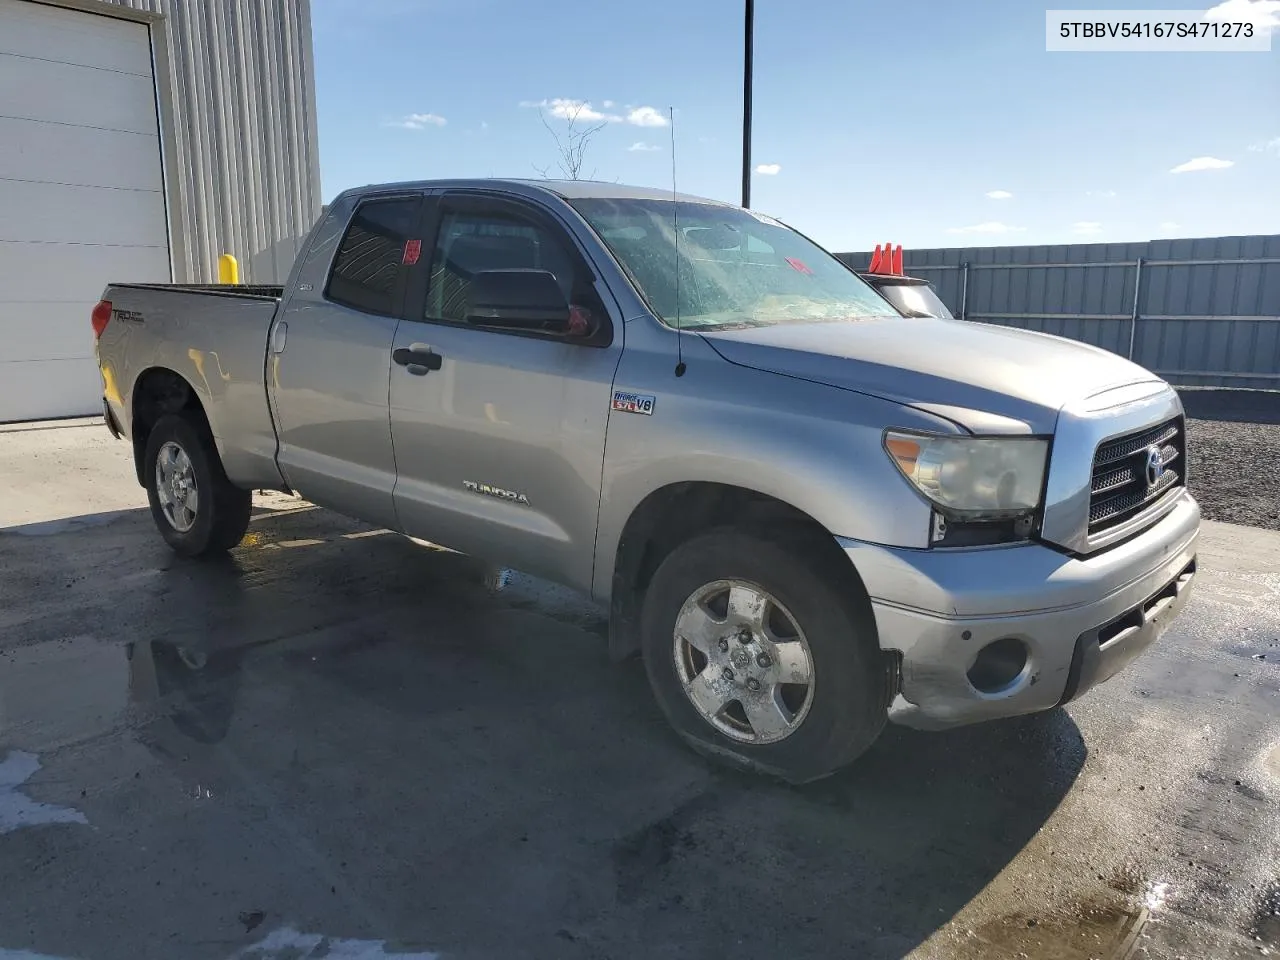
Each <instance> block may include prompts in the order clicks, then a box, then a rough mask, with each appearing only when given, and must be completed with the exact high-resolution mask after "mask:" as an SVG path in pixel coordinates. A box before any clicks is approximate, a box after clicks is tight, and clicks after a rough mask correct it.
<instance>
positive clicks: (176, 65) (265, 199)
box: [0, 0, 320, 422]
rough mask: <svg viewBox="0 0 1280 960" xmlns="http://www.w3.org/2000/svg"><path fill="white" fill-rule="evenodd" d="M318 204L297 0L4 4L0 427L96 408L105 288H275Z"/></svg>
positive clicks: (0, 40)
mask: <svg viewBox="0 0 1280 960" xmlns="http://www.w3.org/2000/svg"><path fill="white" fill-rule="evenodd" d="M319 210H320V176H319V158H318V148H317V136H316V112H315V83H314V68H313V62H312V50H311V20H310V5H309V0H0V422H3V421H11V420H26V419H37V418H45V417H59V416H72V415H78V414H86V413H93V412H95V411H97V410H98V409H99V408H100V406H101V391H100V383H99V375H98V371H97V369H96V367H95V364H94V360H93V335H92V332H91V328H90V325H89V319H88V318H89V313H90V310H91V309H92V307H93V305H94V304H95V303H96V302H97V300H98V297H99V296H100V294H101V292H102V288H103V287H104V286H105V285H106V284H107V283H108V282H110V281H138V282H145V281H150V282H168V281H174V282H180V283H182V282H186V283H209V282H215V281H216V280H217V258H218V255H219V254H221V253H231V254H232V255H234V256H235V257H236V258H237V259H238V260H239V263H240V278H241V280H243V281H246V282H257V283H271V282H281V281H283V279H284V277H285V276H286V275H287V273H288V271H289V268H290V266H291V265H292V263H293V258H294V255H295V253H296V251H297V247H298V244H299V243H300V241H301V238H302V237H303V236H305V234H306V232H307V231H308V230H309V229H310V227H311V225H312V223H313V222H314V220H315V218H316V216H317V215H318V213H319Z"/></svg>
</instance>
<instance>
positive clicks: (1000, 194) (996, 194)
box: [987, 190, 1013, 200]
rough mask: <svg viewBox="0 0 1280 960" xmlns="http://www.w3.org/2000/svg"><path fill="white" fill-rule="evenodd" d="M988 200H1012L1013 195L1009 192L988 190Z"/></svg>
mask: <svg viewBox="0 0 1280 960" xmlns="http://www.w3.org/2000/svg"><path fill="white" fill-rule="evenodd" d="M987 199H988V200H1012V199H1013V194H1012V193H1010V192H1009V191H1008V190H988V191H987Z"/></svg>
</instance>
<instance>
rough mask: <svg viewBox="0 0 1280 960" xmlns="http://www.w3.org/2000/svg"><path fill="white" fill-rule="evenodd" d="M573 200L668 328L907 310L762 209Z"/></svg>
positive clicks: (768, 323) (849, 317) (809, 320)
mask: <svg viewBox="0 0 1280 960" xmlns="http://www.w3.org/2000/svg"><path fill="white" fill-rule="evenodd" d="M571 202H572V203H573V206H574V208H575V209H576V210H577V211H578V212H579V213H581V214H582V216H583V217H584V218H586V220H587V222H588V223H590V224H591V226H592V227H593V228H594V229H595V231H596V232H597V233H598V234H599V235H600V237H601V239H602V240H603V241H604V242H605V243H606V244H607V245H608V247H609V249H610V250H612V251H613V253H614V255H615V256H616V257H617V258H618V260H619V262H621V264H622V266H623V267H624V268H625V269H626V270H627V272H628V273H629V274H630V275H631V279H632V280H633V281H634V282H635V284H636V286H637V287H639V289H640V292H641V293H642V294H643V295H644V297H645V299H646V300H648V302H649V306H650V307H652V308H653V310H654V312H655V313H656V314H657V315H658V319H660V320H661V321H662V322H663V323H665V324H667V325H668V326H672V327H674V326H675V325H676V321H677V319H678V320H679V324H680V326H681V327H686V328H687V327H697V328H700V329H704V330H705V329H712V328H722V329H723V328H732V327H748V326H772V325H774V324H782V323H814V322H821V321H826V320H862V319H867V318H869V317H886V316H892V317H899V316H900V315H899V314H897V313H895V312H894V311H893V309H892V308H891V307H890V306H889V305H888V304H887V303H886V302H885V300H884V299H883V298H882V297H880V296H879V295H878V294H877V293H876V292H875V291H874V290H872V289H871V288H870V287H869V286H868V285H867V284H866V283H865V282H863V281H862V280H861V279H860V278H859V277H858V276H857V275H856V274H855V273H854V272H853V271H851V270H850V269H849V268H848V267H846V266H845V265H844V264H843V263H841V262H840V261H839V260H837V259H836V258H835V257H833V256H832V255H831V254H829V253H827V252H826V251H825V250H823V249H822V248H821V247H819V246H817V245H816V244H814V243H812V242H810V241H809V240H806V239H805V238H804V237H803V236H801V235H800V234H798V233H796V232H795V231H794V230H791V229H790V228H789V227H786V226H784V225H782V224H781V223H779V222H778V221H776V220H773V219H771V218H769V217H766V216H763V215H761V214H756V213H751V212H749V211H747V210H742V209H741V208H738V207H728V206H720V205H717V204H711V203H696V202H688V201H674V200H636V199H612V198H584V199H579V200H574V201H571ZM677 264H678V266H677ZM677 271H678V273H677Z"/></svg>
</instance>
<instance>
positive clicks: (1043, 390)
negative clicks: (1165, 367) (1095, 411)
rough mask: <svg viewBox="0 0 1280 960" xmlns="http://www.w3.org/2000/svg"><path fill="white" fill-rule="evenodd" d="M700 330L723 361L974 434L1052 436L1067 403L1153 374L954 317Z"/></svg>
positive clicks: (1086, 350) (1040, 337)
mask: <svg viewBox="0 0 1280 960" xmlns="http://www.w3.org/2000/svg"><path fill="white" fill-rule="evenodd" d="M702 336H703V337H704V338H705V339H706V341H707V342H708V343H709V344H710V345H711V347H712V348H713V349H714V350H715V351H716V352H717V353H719V354H720V356H722V357H723V358H724V359H725V360H728V361H729V362H730V363H736V364H739V365H741V366H745V367H753V368H755V369H757V370H765V371H769V372H771V373H779V374H782V375H784V376H790V377H799V378H801V379H804V380H811V381H814V382H816V383H823V384H828V385H830V386H833V387H839V388H841V389H845V390H855V391H857V392H859V393H866V394H871V395H874V396H877V397H881V398H883V399H886V400H893V401H895V402H898V403H902V404H906V405H908V406H914V407H920V408H923V409H928V410H932V411H933V412H935V413H940V414H942V415H943V416H946V417H948V418H949V419H951V420H953V421H956V422H958V423H960V424H961V425H962V426H965V427H967V428H968V429H971V430H977V431H979V432H981V431H983V430H984V428H985V427H989V426H990V424H992V423H993V422H997V421H999V420H1002V419H1003V420H1013V421H1018V422H1020V423H1022V424H1026V427H1027V428H1029V429H1030V431H1031V432H1033V433H1050V432H1052V430H1053V426H1054V423H1055V421H1056V420H1057V414H1058V411H1059V410H1061V409H1062V407H1063V406H1064V405H1065V404H1067V403H1069V402H1071V401H1072V400H1079V399H1082V398H1084V397H1089V396H1093V395H1094V394H1096V393H1100V392H1102V391H1103V390H1107V389H1109V388H1113V387H1118V386H1123V385H1125V384H1130V383H1137V382H1140V381H1153V380H1157V379H1158V378H1157V377H1156V376H1155V375H1153V374H1152V373H1150V372H1149V371H1147V370H1144V369H1143V368H1142V367H1139V366H1138V365H1137V364H1134V363H1130V362H1129V361H1128V360H1125V359H1124V358H1122V357H1119V356H1117V355H1116V354H1114V353H1111V352H1109V351H1107V350H1102V349H1100V348H1098V347H1092V346H1089V345H1088V344H1084V343H1080V342H1078V341H1076V340H1066V339H1064V338H1062V337H1054V336H1050V335H1048V334H1043V333H1035V332H1032V331H1027V330H1018V329H1014V328H1011V327H998V326H993V325H990V324H984V323H972V322H970V321H960V320H940V319H936V318H923V317H922V318H903V317H882V318H874V319H869V320H842V321H837V322H831V323H797V324H785V323H784V324H778V325H776V326H770V327H753V328H749V329H745V330H721V331H714V332H711V331H708V332H705V333H702ZM992 415H994V417H993V416H992ZM1009 426H1010V425H1009V424H1007V423H1006V424H1004V427H1005V429H1002V430H999V431H998V432H1009V429H1008V427H1009Z"/></svg>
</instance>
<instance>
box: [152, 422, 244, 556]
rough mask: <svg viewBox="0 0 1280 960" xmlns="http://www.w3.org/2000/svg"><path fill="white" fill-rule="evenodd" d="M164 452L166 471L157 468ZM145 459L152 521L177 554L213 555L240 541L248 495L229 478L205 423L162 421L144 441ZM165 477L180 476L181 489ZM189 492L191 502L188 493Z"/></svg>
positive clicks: (157, 423)
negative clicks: (145, 442) (168, 482)
mask: <svg viewBox="0 0 1280 960" xmlns="http://www.w3.org/2000/svg"><path fill="white" fill-rule="evenodd" d="M162 454H163V456H164V457H165V459H166V464H167V468H161V466H160V464H159V460H160V458H161V456H162ZM144 457H145V459H144V462H143V470H142V476H143V479H144V480H145V481H146V485H147V500H148V501H149V502H150V504H151V517H152V519H153V520H155V524H156V528H157V529H158V530H159V531H160V536H162V537H164V539H165V542H166V543H168V544H169V546H170V547H171V548H172V549H173V550H174V552H175V553H178V554H181V555H182V556H184V557H205V556H213V555H217V554H221V553H225V552H226V551H228V550H230V549H231V548H232V547H234V546H236V545H237V544H238V543H239V542H240V541H241V540H243V539H244V533H245V530H247V529H248V527H249V510H250V506H251V501H252V494H251V493H250V491H248V490H241V489H240V488H239V487H236V486H233V485H232V483H231V481H230V480H228V479H227V475H226V473H224V472H223V469H222V461H221V460H220V459H219V458H218V450H217V447H216V446H215V445H214V442H213V437H212V436H210V435H209V430H208V428H207V427H206V426H205V425H204V424H202V423H198V422H195V421H193V420H192V419H189V418H187V417H184V416H181V415H179V414H169V415H166V416H164V417H161V418H160V419H159V420H158V421H156V424H155V426H154V427H152V429H151V435H150V436H149V437H147V448H146V453H145V454H144ZM166 474H167V475H169V476H174V475H175V474H176V475H178V476H179V477H181V478H182V484H180V486H181V488H182V489H181V490H178V489H175V488H174V487H172V486H170V485H169V484H167V483H166V482H165V479H164V478H165V475H166ZM183 491H186V494H185V495H184V494H183ZM191 491H194V498H192V497H191V496H190V495H189V494H190V492H191ZM188 504H190V505H191V506H188ZM192 507H193V509H192Z"/></svg>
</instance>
